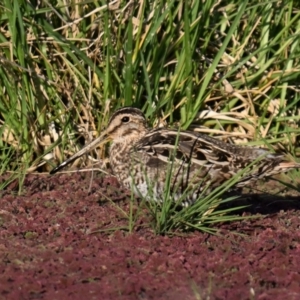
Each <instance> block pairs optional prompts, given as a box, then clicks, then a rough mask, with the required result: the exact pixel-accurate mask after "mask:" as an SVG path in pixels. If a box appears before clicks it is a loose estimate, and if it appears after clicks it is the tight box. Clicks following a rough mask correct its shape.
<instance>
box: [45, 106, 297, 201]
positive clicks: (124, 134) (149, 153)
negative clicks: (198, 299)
mask: <svg viewBox="0 0 300 300" xmlns="http://www.w3.org/2000/svg"><path fill="white" fill-rule="evenodd" d="M108 140H112V145H111V147H110V154H109V158H110V164H111V168H112V170H113V172H114V174H115V175H116V177H117V178H118V180H119V181H120V183H122V184H123V185H124V186H125V187H127V188H134V190H135V192H136V194H138V195H142V196H143V197H145V198H148V199H154V200H156V201H161V200H163V199H164V193H165V191H164V188H165V186H166V184H165V182H166V180H167V179H168V178H169V177H168V172H170V171H171V172H172V173H171V176H170V183H171V185H170V186H171V190H172V191H171V195H172V196H173V198H174V200H175V201H176V200H178V199H179V198H180V197H181V195H182V194H183V193H184V192H185V191H187V190H190V191H191V192H190V193H185V194H184V197H185V199H184V201H183V202H185V203H191V202H193V201H195V200H196V199H197V198H198V197H199V195H201V193H204V194H205V195H206V194H207V193H209V192H211V191H212V190H213V189H215V188H217V187H218V186H220V185H221V184H222V183H224V182H225V181H226V180H228V179H230V178H231V177H232V176H234V175H236V174H237V173H238V172H239V171H240V170H242V169H244V168H245V167H247V166H249V165H250V164H251V163H253V162H254V161H256V163H255V164H254V165H253V166H251V168H249V172H248V173H247V175H246V176H244V177H242V178H241V179H240V180H239V181H238V182H237V183H236V185H235V187H237V188H239V187H243V186H245V185H247V184H248V183H249V182H251V181H253V180H257V179H260V178H263V177H267V176H272V175H274V174H277V173H281V172H285V171H288V170H289V169H292V168H299V167H300V164H299V163H296V162H292V161H288V160H286V159H285V156H284V155H279V154H271V153H270V152H269V151H267V150H264V149H260V148H253V147H243V146H236V145H231V144H228V143H225V142H222V141H220V140H217V139H214V138H212V137H210V136H207V135H204V134H200V133H196V132H192V131H180V132H179V131H177V130H172V129H167V128H158V129H148V127H147V123H146V119H145V117H144V115H143V113H142V112H141V111H140V110H139V109H137V108H133V107H124V108H121V109H119V110H117V111H116V112H115V113H114V114H113V115H112V117H111V118H110V120H109V123H108V126H107V128H106V130H104V132H103V133H102V134H101V135H100V136H99V137H98V138H97V139H95V140H94V141H93V142H91V143H90V144H89V145H87V146H85V147H84V148H83V149H81V150H80V151H79V152H77V153H76V154H74V155H73V156H72V157H70V158H69V159H68V160H66V161H64V162H63V163H61V164H60V165H59V166H58V167H56V168H54V169H53V170H52V171H51V172H50V174H54V173H56V172H57V171H59V170H60V169H62V168H63V167H65V166H66V165H67V164H69V163H71V162H72V161H74V160H75V159H77V158H79V157H80V156H82V155H84V154H85V153H87V152H88V151H90V150H92V149H94V148H95V147H96V146H98V145H99V144H102V143H104V142H106V141H108Z"/></svg>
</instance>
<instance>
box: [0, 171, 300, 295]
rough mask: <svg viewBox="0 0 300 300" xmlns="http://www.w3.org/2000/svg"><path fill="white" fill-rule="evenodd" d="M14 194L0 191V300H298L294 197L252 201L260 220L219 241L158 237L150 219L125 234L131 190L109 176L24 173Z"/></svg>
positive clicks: (223, 228) (299, 204)
mask: <svg viewBox="0 0 300 300" xmlns="http://www.w3.org/2000/svg"><path fill="white" fill-rule="evenodd" d="M0 179H1V181H4V180H5V176H3V177H2V178H0ZM271 189H272V190H273V187H272V186H271ZM17 191H18V182H17V181H15V182H12V183H11V184H10V185H9V186H8V187H6V188H5V189H4V190H2V191H1V207H0V226H1V229H0V258H1V264H0V274H1V275H0V291H1V299H69V298H72V299H231V300H234V299H300V228H299V224H300V213H299V208H300V197H299V195H297V194H296V195H295V194H294V195H293V196H286V197H283V199H281V200H278V199H273V198H272V197H271V199H268V200H264V199H262V198H260V197H259V196H257V197H252V199H251V201H252V202H253V205H252V207H251V208H250V209H248V210H247V211H244V213H247V214H250V213H252V214H253V213H256V214H261V215H262V217H261V218H256V219H248V220H245V221H240V222H232V223H229V224H220V225H218V227H219V228H220V233H221V234H222V236H223V237H219V236H212V235H208V234H205V233H202V232H190V233H181V234H179V233H178V234H176V233H175V234H174V235H173V236H157V235H155V234H153V231H152V229H151V226H149V222H151V220H150V219H149V218H150V217H147V214H140V217H139V218H138V219H137V220H136V222H135V226H134V230H133V232H128V230H126V229H128V224H129V221H128V213H129V200H128V199H129V196H128V195H129V192H128V191H125V190H122V189H120V188H119V187H118V184H117V182H116V180H115V179H114V178H113V177H100V176H99V177H98V175H97V176H95V175H94V177H93V178H91V176H90V174H87V173H73V174H58V175H56V176H52V177H50V176H48V175H44V176H41V175H28V176H26V178H25V181H24V188H23V193H22V194H21V195H17ZM108 199H111V200H112V201H113V202H112V201H110V200H108ZM134 209H135V210H138V202H137V203H136V204H135V208H134ZM232 231H238V232H240V233H244V234H245V236H239V235H236V234H232Z"/></svg>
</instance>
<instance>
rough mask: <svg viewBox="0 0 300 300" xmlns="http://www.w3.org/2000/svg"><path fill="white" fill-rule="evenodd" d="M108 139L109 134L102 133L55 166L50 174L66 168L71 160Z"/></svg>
mask: <svg viewBox="0 0 300 300" xmlns="http://www.w3.org/2000/svg"><path fill="white" fill-rule="evenodd" d="M107 140H108V136H107V134H106V133H103V134H101V135H100V136H99V137H97V138H96V139H95V140H94V141H92V142H91V143H89V144H87V145H86V146H84V147H83V148H82V149H81V150H79V151H78V152H77V153H75V154H74V155H73V156H71V157H70V158H69V159H67V160H65V161H64V162H62V163H61V164H60V165H58V166H57V167H55V168H54V169H52V170H51V171H50V174H55V173H56V172H58V171H59V170H61V169H62V168H64V167H65V166H66V165H68V164H70V163H71V162H73V161H74V160H76V159H77V158H79V157H81V156H82V155H84V154H85V153H87V152H89V151H91V150H93V149H95V148H96V147H97V146H99V145H101V144H104V143H105V142H107Z"/></svg>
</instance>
